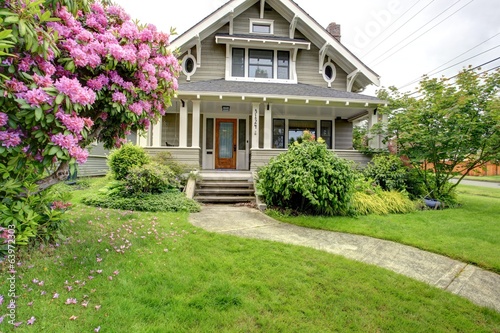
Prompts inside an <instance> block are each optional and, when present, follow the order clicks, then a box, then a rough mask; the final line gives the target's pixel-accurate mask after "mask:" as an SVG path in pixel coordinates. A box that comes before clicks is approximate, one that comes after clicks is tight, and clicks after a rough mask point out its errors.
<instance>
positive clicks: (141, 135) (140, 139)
mask: <svg viewBox="0 0 500 333" xmlns="http://www.w3.org/2000/svg"><path fill="white" fill-rule="evenodd" d="M137 145H138V146H140V147H147V146H148V132H146V131H138V132H137Z"/></svg>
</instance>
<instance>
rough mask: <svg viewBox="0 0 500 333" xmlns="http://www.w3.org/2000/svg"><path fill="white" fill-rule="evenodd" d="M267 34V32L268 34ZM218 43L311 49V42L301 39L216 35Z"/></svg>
mask: <svg viewBox="0 0 500 333" xmlns="http://www.w3.org/2000/svg"><path fill="white" fill-rule="evenodd" d="M266 35H267V34H266ZM215 43H216V44H228V45H232V46H236V47H258V48H268V49H274V47H276V46H280V47H282V48H283V49H288V48H289V49H290V50H292V49H295V48H297V49H302V50H310V49H311V43H310V42H303V41H300V40H280V39H270V38H253V37H236V36H227V35H225V36H215Z"/></svg>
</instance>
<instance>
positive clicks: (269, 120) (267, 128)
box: [264, 103, 273, 149]
mask: <svg viewBox="0 0 500 333" xmlns="http://www.w3.org/2000/svg"><path fill="white" fill-rule="evenodd" d="M264 110H265V111H264V149H270V148H271V142H272V141H273V112H272V105H271V104H269V103H268V104H267V105H265V108H264Z"/></svg>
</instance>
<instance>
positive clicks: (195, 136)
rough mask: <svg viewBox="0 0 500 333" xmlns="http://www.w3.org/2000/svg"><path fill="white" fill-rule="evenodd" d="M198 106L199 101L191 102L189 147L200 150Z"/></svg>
mask: <svg viewBox="0 0 500 333" xmlns="http://www.w3.org/2000/svg"><path fill="white" fill-rule="evenodd" d="M200 104H201V101H193V119H192V133H191V137H192V140H191V147H193V148H200Z"/></svg>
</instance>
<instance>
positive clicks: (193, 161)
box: [144, 147, 200, 169]
mask: <svg viewBox="0 0 500 333" xmlns="http://www.w3.org/2000/svg"><path fill="white" fill-rule="evenodd" d="M144 149H145V150H146V151H147V152H148V154H151V155H156V154H158V153H160V152H164V151H167V152H169V153H170V154H172V158H173V159H175V160H177V161H178V162H180V163H182V164H185V165H187V166H189V167H192V168H196V169H199V168H200V148H179V147H169V148H166V147H165V148H150V147H145V148H144Z"/></svg>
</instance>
